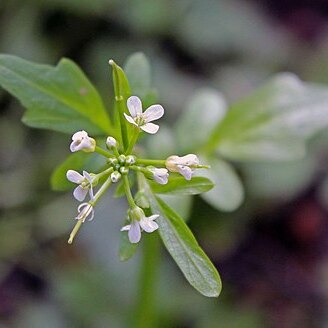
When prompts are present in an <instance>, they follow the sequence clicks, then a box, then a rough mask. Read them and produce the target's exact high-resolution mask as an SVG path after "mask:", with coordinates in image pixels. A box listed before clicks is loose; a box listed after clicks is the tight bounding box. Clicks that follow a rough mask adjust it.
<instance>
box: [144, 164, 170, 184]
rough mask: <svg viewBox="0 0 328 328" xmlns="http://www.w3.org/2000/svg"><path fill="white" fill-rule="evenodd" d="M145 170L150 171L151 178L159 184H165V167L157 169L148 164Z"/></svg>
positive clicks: (166, 174)
mask: <svg viewBox="0 0 328 328" xmlns="http://www.w3.org/2000/svg"><path fill="white" fill-rule="evenodd" d="M147 170H148V171H149V172H150V173H151V178H152V179H154V180H155V181H156V182H157V183H159V184H167V182H168V178H169V172H168V171H167V169H158V168H156V167H153V166H148V167H147Z"/></svg>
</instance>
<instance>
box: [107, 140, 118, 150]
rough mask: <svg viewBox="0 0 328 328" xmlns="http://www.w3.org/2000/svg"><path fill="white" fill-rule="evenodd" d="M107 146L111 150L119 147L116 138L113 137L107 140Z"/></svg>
mask: <svg viewBox="0 0 328 328" xmlns="http://www.w3.org/2000/svg"><path fill="white" fill-rule="evenodd" d="M106 146H107V147H108V148H109V149H112V148H116V147H117V141H116V139H115V138H113V137H108V138H107V139H106Z"/></svg>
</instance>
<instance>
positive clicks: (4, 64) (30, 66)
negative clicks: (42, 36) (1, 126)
mask: <svg viewBox="0 0 328 328" xmlns="http://www.w3.org/2000/svg"><path fill="white" fill-rule="evenodd" d="M0 85H1V86H2V87H3V88H4V89H6V90H7V91H8V92H10V93H11V94H12V95H14V96H15V97H17V98H18V99H19V100H20V102H21V103H22V105H23V106H24V107H26V108H27V112H26V113H25V115H24V117H23V122H24V123H25V124H27V125H29V126H32V127H36V128H43V129H50V130H55V131H59V132H65V133H70V134H71V133H73V132H75V131H77V130H82V129H84V130H87V131H88V132H89V133H90V134H93V135H101V134H105V133H111V132H112V129H111V124H110V120H109V117H108V115H107V113H106V111H105V108H104V105H103V103H102V100H101V98H100V96H99V94H98V92H97V91H96V89H95V88H94V86H93V85H92V84H91V83H90V81H89V80H88V79H87V77H86V76H85V75H84V73H83V72H82V71H81V70H80V68H79V67H78V66H77V65H76V64H75V63H73V62H72V61H70V60H69V59H62V60H61V61H60V62H59V64H58V65H57V66H55V67H53V66H48V65H40V64H35V63H32V62H29V61H26V60H23V59H21V58H18V57H15V56H11V55H0Z"/></svg>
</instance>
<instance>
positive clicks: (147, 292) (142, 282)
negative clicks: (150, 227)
mask: <svg viewBox="0 0 328 328" xmlns="http://www.w3.org/2000/svg"><path fill="white" fill-rule="evenodd" d="M142 251H143V255H142V256H143V257H142V263H141V268H140V272H139V283H138V286H139V291H138V299H137V304H136V313H135V316H134V318H135V322H134V324H133V327H136V328H154V327H158V322H157V308H156V304H157V302H156V286H157V284H156V281H157V280H158V279H157V278H158V274H159V262H160V242H159V237H158V234H157V233H151V234H147V235H146V234H144V238H143V249H142Z"/></svg>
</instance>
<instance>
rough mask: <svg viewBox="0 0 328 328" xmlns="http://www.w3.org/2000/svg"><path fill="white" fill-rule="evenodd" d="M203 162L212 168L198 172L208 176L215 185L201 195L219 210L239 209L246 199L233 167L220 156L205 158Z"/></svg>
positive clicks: (197, 172)
mask: <svg viewBox="0 0 328 328" xmlns="http://www.w3.org/2000/svg"><path fill="white" fill-rule="evenodd" d="M202 162H203V163H206V164H209V165H210V166H211V168H210V169H207V170H202V171H200V172H199V171H198V170H196V174H201V175H204V176H206V177H207V178H208V179H210V180H211V181H213V182H214V185H215V186H214V188H213V189H212V190H210V191H209V192H207V193H204V194H202V195H201V197H202V198H203V199H204V200H205V201H206V202H208V203H209V204H210V205H211V206H213V207H214V208H216V209H217V210H221V211H226V212H230V211H234V210H235V209H237V208H238V207H239V206H240V205H241V203H242V201H243V199H244V189H243V185H242V183H241V181H240V179H239V177H238V175H237V174H236V172H235V170H234V169H233V167H232V166H231V165H230V164H228V163H227V162H225V161H223V160H221V159H218V158H205V159H202Z"/></svg>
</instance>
